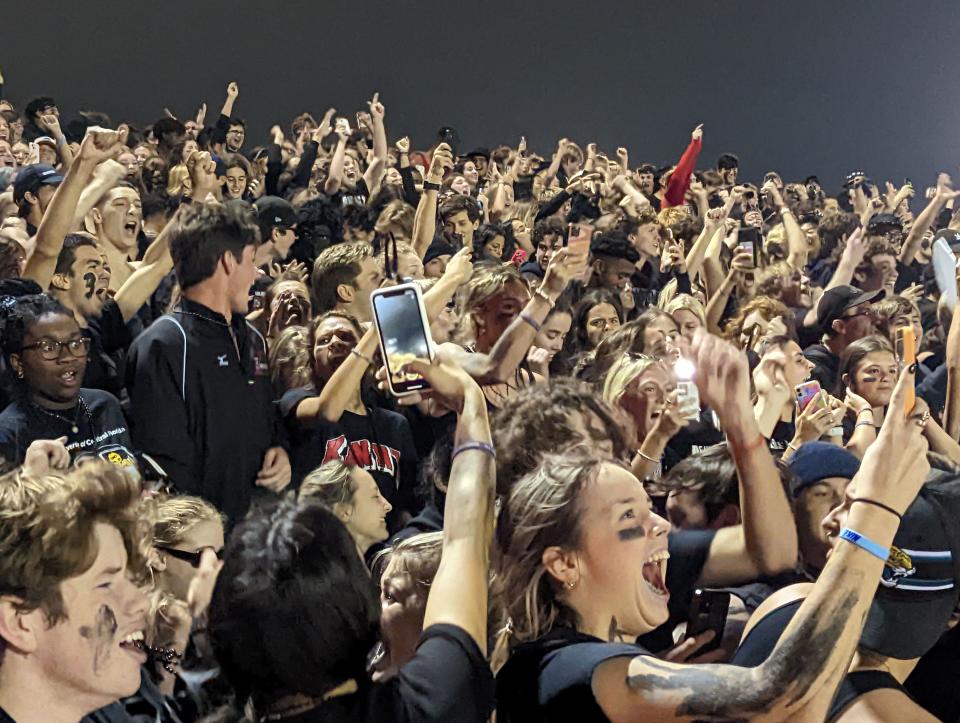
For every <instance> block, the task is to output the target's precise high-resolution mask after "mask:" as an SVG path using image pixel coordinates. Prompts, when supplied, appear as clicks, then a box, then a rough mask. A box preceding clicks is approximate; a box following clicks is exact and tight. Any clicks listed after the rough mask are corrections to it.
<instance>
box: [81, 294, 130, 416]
mask: <svg viewBox="0 0 960 723" xmlns="http://www.w3.org/2000/svg"><path fill="white" fill-rule="evenodd" d="M87 333H88V334H89V335H90V339H91V344H90V353H89V354H88V355H87V371H86V372H85V373H84V375H83V386H85V387H89V388H90V389H103V390H104V391H106V392H110V393H111V394H113V395H114V396H115V397H118V398H119V397H120V395H121V392H122V391H123V374H122V372H121V371H120V365H119V364H118V363H117V359H116V357H117V356H118V355H120V354H121V353H122V352H124V351H126V349H127V347H128V346H130V342H131V341H133V337H132V336H131V335H130V332H129V331H128V330H127V325H126V323H125V322H124V320H123V314H122V313H120V307H119V306H118V305H117V302H116V301H114V300H113V299H108V300H107V302H106V303H105V304H104V305H103V311H102V312H101V313H100V316H98V317H96V318H95V319H90V320H89V322H88V324H87Z"/></svg>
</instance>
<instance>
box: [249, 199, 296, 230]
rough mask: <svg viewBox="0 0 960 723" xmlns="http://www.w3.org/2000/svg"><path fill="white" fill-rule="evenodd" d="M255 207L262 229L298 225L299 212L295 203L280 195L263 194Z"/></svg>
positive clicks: (286, 227)
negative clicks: (294, 205)
mask: <svg viewBox="0 0 960 723" xmlns="http://www.w3.org/2000/svg"><path fill="white" fill-rule="evenodd" d="M253 207H254V208H255V209H256V211H257V220H258V221H259V223H260V228H261V229H274V228H282V229H288V228H292V227H294V226H296V225H297V212H296V209H294V207H293V205H292V204H291V203H290V202H289V201H286V200H284V199H282V198H280V197H278V196H261V197H260V198H258V199H257V201H256V203H254V204H253Z"/></svg>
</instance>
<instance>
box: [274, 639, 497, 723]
mask: <svg viewBox="0 0 960 723" xmlns="http://www.w3.org/2000/svg"><path fill="white" fill-rule="evenodd" d="M358 682H359V681H358ZM494 690H495V689H494V681H493V674H492V673H491V672H490V666H489V665H488V664H487V661H486V660H485V659H484V657H483V653H481V652H480V648H478V647H477V644H476V643H475V642H474V640H473V639H472V638H471V637H470V636H469V635H467V633H466V632H465V631H464V630H463V629H462V628H458V627H456V626H454V625H431V626H430V627H429V628H427V629H426V630H424V631H423V634H422V635H421V636H420V643H419V645H418V647H417V652H416V653H415V654H414V656H413V658H412V659H411V660H410V662H409V663H407V664H406V665H404V666H403V667H402V668H401V669H400V672H399V673H398V674H397V676H396V677H394V678H391V679H390V680H388V681H387V682H385V683H371V684H364V687H363V688H361V689H360V690H359V691H358V692H356V693H353V694H351V695H343V696H339V697H335V698H331V699H329V700H326V701H324V702H323V703H322V704H320V705H319V706H317V707H316V708H314V709H313V710H310V711H307V712H306V713H303V714H302V715H298V716H291V717H289V718H284V720H285V721H289V723H340V722H341V721H342V722H343V723H383V722H384V721H390V722H391V723H406V722H409V723H430V722H431V721H444V722H447V721H457V723H473V722H476V723H486V721H487V720H488V718H489V717H490V712H491V711H492V710H493V705H494Z"/></svg>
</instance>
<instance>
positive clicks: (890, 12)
mask: <svg viewBox="0 0 960 723" xmlns="http://www.w3.org/2000/svg"><path fill="white" fill-rule="evenodd" d="M23 7H24V8H26V6H23ZM16 27H17V32H6V33H4V35H3V40H2V45H0V67H2V69H3V72H4V75H5V76H6V82H7V94H8V95H9V96H10V97H12V98H13V99H14V101H16V102H18V103H20V104H23V103H24V102H25V101H26V100H27V99H28V98H29V97H30V96H32V95H38V94H49V95H53V96H54V97H55V98H56V99H57V101H58V103H59V106H60V109H61V113H62V114H63V115H64V116H65V117H67V118H69V117H71V115H72V114H73V113H74V112H75V111H76V110H77V109H78V108H96V109H98V110H104V111H106V112H108V113H110V114H111V115H112V116H113V118H114V119H115V120H120V119H123V120H129V121H131V122H133V123H140V124H143V123H148V122H151V121H153V120H156V119H157V118H159V117H160V116H161V113H162V108H163V107H164V106H168V107H170V108H171V109H173V110H174V111H175V112H176V113H177V114H178V115H180V117H186V116H188V115H192V114H193V113H194V112H195V110H196V108H197V106H198V105H199V103H200V102H201V101H206V102H207V104H208V106H209V114H208V118H209V119H210V120H211V121H212V120H213V119H214V118H215V116H216V112H217V111H218V110H219V108H220V105H221V103H222V101H223V97H224V88H225V86H226V84H227V82H229V81H230V80H236V81H237V82H238V83H239V85H240V98H239V100H238V102H237V106H236V113H237V114H238V115H240V116H241V117H243V118H245V119H247V121H248V123H249V126H248V127H249V132H248V135H247V143H248V144H256V143H258V142H263V141H264V140H266V132H267V130H268V128H269V127H270V125H272V124H273V123H275V122H280V123H282V124H283V125H284V127H287V126H288V123H289V121H290V119H291V118H292V117H293V116H294V115H295V114H296V113H298V112H300V111H302V110H310V111H312V112H313V113H314V114H315V115H316V117H317V118H319V117H320V115H321V114H322V113H323V111H324V110H325V109H326V108H327V107H328V106H331V105H333V106H336V108H337V109H338V110H340V111H344V112H348V113H349V114H350V115H351V116H352V114H353V113H354V112H355V111H356V110H358V109H360V108H361V107H363V105H362V104H363V103H364V101H365V100H366V99H367V98H369V96H370V93H371V92H372V91H374V90H378V91H380V96H381V100H383V102H384V103H385V105H386V108H387V118H386V120H387V129H388V133H389V135H390V139H391V141H393V140H394V139H395V138H397V137H399V136H400V135H402V134H409V135H411V136H412V137H413V140H414V145H415V147H427V146H429V145H430V143H431V142H432V141H433V136H434V134H435V131H436V129H437V128H438V127H439V126H440V125H444V124H449V125H453V126H455V127H456V128H458V129H459V131H460V135H461V137H462V139H463V145H464V146H466V147H473V146H476V145H496V144H498V143H501V142H509V143H511V144H515V143H516V142H517V140H518V139H519V137H520V136H521V135H526V136H527V138H528V140H529V143H530V146H531V148H533V149H535V150H537V151H539V152H541V153H544V154H547V153H548V152H549V151H550V150H552V148H553V147H554V146H555V143H556V140H557V138H559V137H560V136H568V137H570V138H572V139H574V140H576V141H578V142H580V143H581V144H583V143H586V142H589V141H591V140H595V141H597V142H598V143H599V144H600V145H601V147H602V148H604V149H607V150H609V151H611V152H612V151H613V150H614V149H615V147H616V145H618V144H622V145H625V146H627V147H628V149H629V150H630V157H631V163H632V164H633V165H635V164H637V163H639V162H640V161H652V162H655V163H662V164H666V163H670V162H673V161H675V159H676V158H677V157H678V156H679V154H680V152H681V151H682V150H683V148H684V146H685V145H686V143H687V140H688V138H689V132H690V130H691V129H692V128H693V127H694V126H695V125H696V124H697V123H699V122H703V123H704V124H705V135H704V152H703V155H702V156H701V162H700V164H699V165H700V167H701V168H702V167H706V166H708V165H713V164H714V163H715V160H716V157H717V155H718V154H720V153H721V152H724V151H733V152H735V153H737V154H738V155H739V156H740V159H741V169H742V172H743V173H745V174H746V175H747V177H749V178H753V179H757V178H759V177H760V176H762V174H763V173H764V172H765V171H766V170H769V169H772V168H774V169H777V170H779V171H780V172H781V173H782V174H783V175H784V176H785V177H786V178H788V179H797V178H802V177H803V176H805V175H807V174H810V173H815V174H818V175H819V176H820V177H821V179H822V180H823V181H824V183H826V184H827V185H828V187H831V188H832V187H834V186H835V185H836V184H838V183H839V182H840V181H841V179H842V177H843V175H844V174H845V173H846V172H847V171H849V170H852V169H853V168H854V167H862V168H863V169H865V170H866V171H867V172H868V173H869V174H870V175H871V176H872V177H873V178H874V179H876V180H881V181H882V180H887V179H890V180H893V181H895V182H898V183H899V182H900V181H902V179H903V177H905V176H909V177H911V178H912V179H913V180H914V182H915V183H916V185H917V186H919V187H923V186H926V185H930V184H932V182H933V180H934V178H935V176H936V173H937V172H938V171H940V170H948V171H954V172H955V171H956V169H957V162H958V161H960V147H958V146H960V142H958V133H957V130H958V127H960V124H958V120H960V85H958V83H957V82H956V81H957V71H958V68H960V6H958V5H957V3H956V0H921V1H920V2H903V1H902V0H897V1H891V0H872V1H867V0H842V1H841V0H805V1H804V0H800V1H798V2H789V3H786V2H779V1H773V2H771V1H770V0H767V1H766V2H757V1H754V0H738V1H735V2H706V1H703V0H700V1H693V0H687V1H683V0H668V1H666V2H658V3H653V2H647V1H645V0H594V1H593V2H570V1H569V0H554V2H545V1H543V0H512V1H511V2H503V1H502V0H488V1H487V2H464V1H463V0H448V1H447V2H442V1H440V0H395V1H394V2H384V1H381V0H377V1H375V2H353V3H351V2H338V1H326V0H324V1H317V0H315V1H313V2H309V1H307V0H267V1H266V2H257V3H254V2H250V1H249V0H231V1H230V2H226V1H224V0H194V1H193V2H184V1H182V0H168V1H166V2H149V3H148V2H129V0H124V1H123V2H120V1H119V0H90V1H89V2H81V3H59V2H54V3H33V4H31V5H30V7H29V11H28V10H26V9H25V10H24V13H23V16H22V17H20V19H18V20H17V22H16ZM37 32H39V33H42V35H43V36H44V40H43V42H42V44H41V45H37V44H36V41H35V40H33V41H31V42H29V44H28V43H27V40H26V39H27V38H28V37H35V33H37Z"/></svg>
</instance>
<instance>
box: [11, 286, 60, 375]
mask: <svg viewBox="0 0 960 723" xmlns="http://www.w3.org/2000/svg"><path fill="white" fill-rule="evenodd" d="M48 314H54V315H56V316H68V317H70V318H71V319H72V318H73V314H72V313H71V312H69V311H67V309H66V307H65V306H64V305H63V304H61V303H60V302H59V301H57V300H56V299H54V298H53V297H52V296H47V295H46V294H28V295H26V296H21V297H19V298H14V297H12V296H4V297H2V298H0V345H2V347H3V355H4V356H5V357H6V359H7V361H8V362H9V360H10V355H11V354H21V353H22V352H23V339H24V337H25V336H26V335H27V334H28V333H29V331H30V329H31V328H32V327H33V325H34V324H36V323H37V322H38V321H39V320H40V318H41V317H43V316H46V315H48Z"/></svg>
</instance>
